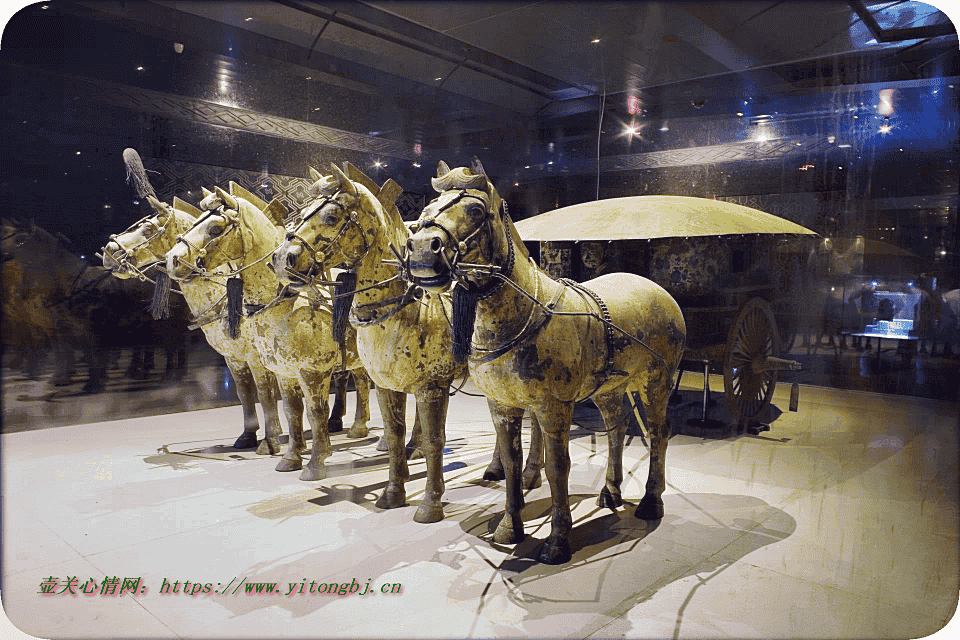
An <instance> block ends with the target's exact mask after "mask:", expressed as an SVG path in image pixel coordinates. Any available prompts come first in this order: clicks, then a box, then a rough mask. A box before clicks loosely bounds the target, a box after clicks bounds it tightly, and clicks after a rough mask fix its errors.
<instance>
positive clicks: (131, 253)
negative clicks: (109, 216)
mask: <svg viewBox="0 0 960 640" xmlns="http://www.w3.org/2000/svg"><path fill="white" fill-rule="evenodd" d="M147 202H149V203H150V206H151V207H152V208H153V210H154V213H153V215H151V216H147V217H144V218H141V219H140V220H138V221H137V222H134V223H133V224H132V225H130V226H129V227H128V228H127V230H126V231H124V232H122V233H120V234H114V235H111V236H110V241H109V242H107V244H106V245H104V247H103V249H101V253H102V255H103V266H104V267H106V268H107V269H109V270H110V271H111V272H112V273H113V275H115V276H117V277H118V278H129V277H132V276H142V275H143V272H144V271H145V270H146V269H147V268H149V267H152V266H155V265H158V264H160V263H161V262H163V260H164V254H166V253H167V251H169V250H170V249H171V248H173V245H174V244H175V243H176V238H177V235H178V234H180V233H182V232H183V231H185V230H186V229H188V228H189V227H190V226H191V225H192V224H193V222H194V220H195V219H196V217H197V216H199V215H200V211H199V210H197V209H196V208H194V207H193V206H192V205H190V204H189V203H187V202H184V201H183V200H181V199H180V198H174V200H173V206H171V205H168V204H166V203H165V202H161V201H160V200H158V199H156V198H154V197H153V196H147Z"/></svg>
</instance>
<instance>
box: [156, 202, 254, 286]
mask: <svg viewBox="0 0 960 640" xmlns="http://www.w3.org/2000/svg"><path fill="white" fill-rule="evenodd" d="M203 191H204V194H205V197H204V199H203V200H202V201H201V203H200V205H201V207H202V208H204V209H205V210H206V211H205V212H204V213H202V214H201V215H200V216H199V217H198V218H197V219H196V221H195V222H194V223H193V226H191V227H190V229H188V230H187V231H186V233H183V234H179V235H177V236H176V238H175V241H174V243H173V246H172V247H171V248H170V250H169V251H167V253H166V254H165V256H164V259H165V261H166V266H167V273H168V274H169V275H170V277H171V278H173V279H174V280H177V281H180V282H186V281H190V280H192V279H193V278H195V277H197V276H198V275H204V274H208V273H210V272H212V271H214V270H215V269H216V268H217V267H219V266H221V265H223V264H226V263H227V262H230V261H237V260H242V259H243V258H244V256H245V250H244V249H245V247H244V241H243V240H244V239H243V226H242V218H243V216H242V214H241V211H245V210H246V209H247V208H248V207H252V206H253V205H250V204H249V203H247V202H246V201H244V200H242V199H238V198H235V197H234V196H232V195H231V194H229V193H227V192H226V191H224V190H223V189H221V188H220V187H215V190H214V191H209V190H207V189H204V190H203Z"/></svg>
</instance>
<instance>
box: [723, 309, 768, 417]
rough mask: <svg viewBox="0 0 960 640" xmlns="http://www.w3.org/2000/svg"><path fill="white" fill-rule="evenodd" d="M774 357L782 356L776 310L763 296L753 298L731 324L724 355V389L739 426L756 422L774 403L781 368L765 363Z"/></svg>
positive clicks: (728, 404) (731, 412)
mask: <svg viewBox="0 0 960 640" xmlns="http://www.w3.org/2000/svg"><path fill="white" fill-rule="evenodd" d="M771 357H772V358H779V357H780V336H779V334H778V332H777V323H776V320H775V319H774V316H773V311H771V309H770V305H769V304H768V303H767V301H766V300H764V299H763V298H751V299H750V300H749V301H747V303H746V304H745V305H744V306H743V308H742V309H741V310H740V313H739V314H738V315H737V317H736V320H734V322H733V324H732V325H731V327H730V333H729V334H728V335H727V344H726V349H725V352H724V358H723V389H724V393H725V394H726V397H727V406H728V407H729V409H730V414H731V415H732V416H733V419H734V420H736V422H737V424H738V425H749V424H750V423H752V422H754V421H756V419H757V418H758V416H760V415H761V414H762V413H763V411H764V410H765V409H766V408H767V407H768V406H769V405H770V401H771V399H772V398H773V390H774V389H775V388H776V386H777V370H776V369H773V368H769V367H767V366H765V365H766V363H767V358H771Z"/></svg>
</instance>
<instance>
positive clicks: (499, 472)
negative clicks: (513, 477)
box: [483, 438, 507, 482]
mask: <svg viewBox="0 0 960 640" xmlns="http://www.w3.org/2000/svg"><path fill="white" fill-rule="evenodd" d="M506 477H507V475H506V472H505V471H504V469H503V462H502V461H501V460H500V438H497V442H496V444H495V445H493V457H492V458H491V459H490V464H488V465H487V468H486V469H484V470H483V479H484V480H490V481H491V482H497V481H499V480H503V479H504V478H506Z"/></svg>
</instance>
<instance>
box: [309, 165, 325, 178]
mask: <svg viewBox="0 0 960 640" xmlns="http://www.w3.org/2000/svg"><path fill="white" fill-rule="evenodd" d="M321 178H323V174H322V173H320V172H319V171H317V170H316V169H314V168H313V167H310V179H311V180H313V181H314V182H317V181H319V180H320V179H321Z"/></svg>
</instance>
